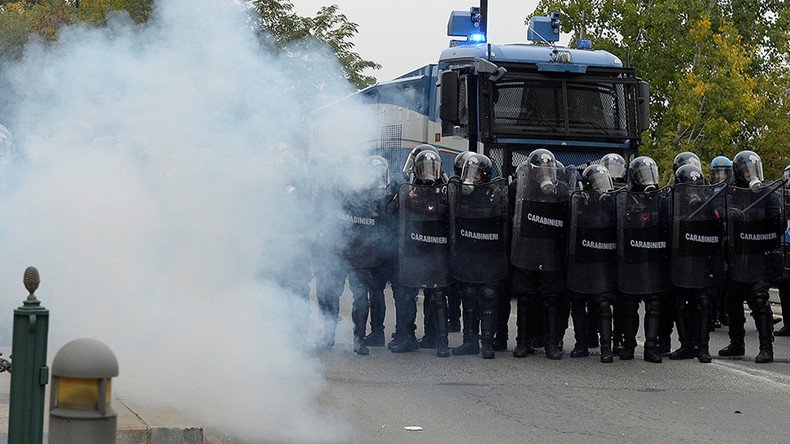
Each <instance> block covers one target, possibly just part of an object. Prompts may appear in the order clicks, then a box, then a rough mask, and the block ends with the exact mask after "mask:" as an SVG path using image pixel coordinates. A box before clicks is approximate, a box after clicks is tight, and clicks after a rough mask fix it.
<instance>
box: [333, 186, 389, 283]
mask: <svg viewBox="0 0 790 444" xmlns="http://www.w3.org/2000/svg"><path fill="white" fill-rule="evenodd" d="M383 205H384V201H383V196H382V195H381V193H379V192H378V191H377V190H366V191H364V192H357V193H352V194H350V195H347V196H346V198H345V199H344V202H343V205H342V206H341V209H340V211H339V212H338V214H337V218H338V220H339V223H340V224H341V226H342V228H343V230H342V231H343V232H342V237H343V239H344V240H345V248H344V249H343V258H344V259H345V260H346V262H348V264H349V265H350V266H351V267H352V268H373V267H376V266H378V265H380V264H381V263H382V262H383V261H384V258H383V254H382V247H383V246H382V245H381V242H382V235H383V231H382V230H383V227H382V221H381V216H382V211H383Z"/></svg>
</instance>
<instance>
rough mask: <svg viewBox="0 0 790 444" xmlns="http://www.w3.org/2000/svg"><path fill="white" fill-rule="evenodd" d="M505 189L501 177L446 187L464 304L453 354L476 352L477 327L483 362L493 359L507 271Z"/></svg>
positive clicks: (452, 255)
mask: <svg viewBox="0 0 790 444" xmlns="http://www.w3.org/2000/svg"><path fill="white" fill-rule="evenodd" d="M506 187H507V184H506V182H505V181H504V180H503V179H498V180H495V181H493V182H489V183H482V184H475V185H470V184H463V183H461V182H460V181H457V180H453V181H451V182H450V184H449V186H448V194H449V201H450V266H451V271H452V275H453V278H454V280H455V282H456V288H457V289H458V290H459V293H460V294H461V295H462V298H463V306H464V344H463V345H462V346H461V347H458V348H456V349H453V353H455V354H477V352H478V347H479V344H478V331H479V330H478V326H479V327H480V330H481V331H482V335H481V338H480V339H482V344H483V358H493V357H494V350H493V336H494V330H495V325H496V311H497V310H496V309H497V300H498V299H499V298H498V293H499V290H500V288H501V282H502V281H503V280H504V279H505V278H506V277H507V274H508V268H509V258H508V255H507V251H508V243H509V240H510V236H509V231H508V229H509V223H508V214H509V211H508V201H507V188H506Z"/></svg>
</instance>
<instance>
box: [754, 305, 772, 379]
mask: <svg viewBox="0 0 790 444" xmlns="http://www.w3.org/2000/svg"><path fill="white" fill-rule="evenodd" d="M766 304H767V303H766ZM754 320H755V322H756V324H757V334H758V335H759V337H760V353H758V354H757V357H755V358H754V362H756V363H758V364H765V363H767V362H774V344H773V341H774V336H773V333H774V324H773V319H772V316H771V309H770V307H769V308H767V309H766V310H765V312H762V313H760V314H759V315H757V316H756V317H755V319H754Z"/></svg>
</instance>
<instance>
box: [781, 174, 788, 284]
mask: <svg viewBox="0 0 790 444" xmlns="http://www.w3.org/2000/svg"><path fill="white" fill-rule="evenodd" d="M783 195H784V216H785V232H784V235H783V236H782V246H783V247H784V248H783V249H784V270H785V271H784V277H785V278H788V279H790V184H788V183H785V185H784V190H783Z"/></svg>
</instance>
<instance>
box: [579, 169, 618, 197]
mask: <svg viewBox="0 0 790 444" xmlns="http://www.w3.org/2000/svg"><path fill="white" fill-rule="evenodd" d="M582 184H583V185H584V189H585V190H586V191H592V192H594V193H605V192H607V191H612V190H613V189H614V183H613V182H612V174H611V173H609V170H608V169H607V168H606V167H605V166H603V165H590V166H588V167H587V168H585V169H584V172H582Z"/></svg>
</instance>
